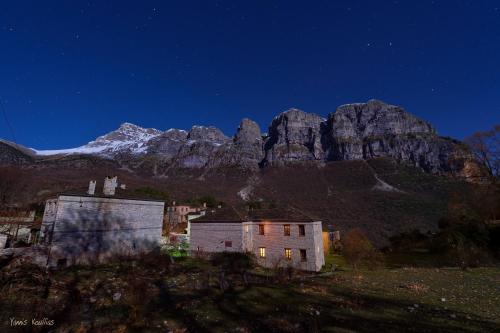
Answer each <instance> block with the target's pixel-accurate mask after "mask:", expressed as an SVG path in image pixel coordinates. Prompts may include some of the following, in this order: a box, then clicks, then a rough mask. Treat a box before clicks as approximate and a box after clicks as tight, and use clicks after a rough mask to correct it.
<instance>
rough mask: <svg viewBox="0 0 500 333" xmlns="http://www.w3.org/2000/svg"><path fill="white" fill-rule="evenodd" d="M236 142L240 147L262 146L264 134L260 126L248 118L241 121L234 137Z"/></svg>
mask: <svg viewBox="0 0 500 333" xmlns="http://www.w3.org/2000/svg"><path fill="white" fill-rule="evenodd" d="M234 142H235V143H236V144H238V145H246V144H250V145H254V144H258V145H259V146H260V145H262V133H261V131H260V127H259V124H257V123H256V122H255V121H253V120H251V119H248V118H244V119H243V120H241V123H240V126H239V127H238V129H237V130H236V134H235V136H234Z"/></svg>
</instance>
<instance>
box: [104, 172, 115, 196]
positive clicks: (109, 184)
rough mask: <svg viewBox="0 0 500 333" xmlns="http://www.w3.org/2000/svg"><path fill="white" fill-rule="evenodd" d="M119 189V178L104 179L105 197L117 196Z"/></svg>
mask: <svg viewBox="0 0 500 333" xmlns="http://www.w3.org/2000/svg"><path fill="white" fill-rule="evenodd" d="M117 187H118V177H116V176H115V177H113V178H111V177H106V178H104V187H103V190H102V193H104V195H109V196H112V195H115V192H116V188H117Z"/></svg>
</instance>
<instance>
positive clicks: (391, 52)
mask: <svg viewBox="0 0 500 333" xmlns="http://www.w3.org/2000/svg"><path fill="white" fill-rule="evenodd" d="M0 7H1V8H0V42H1V44H0V45H1V46H0V50H1V51H0V61H1V66H0V98H1V101H2V104H3V105H4V108H5V111H6V115H7V118H8V121H9V122H10V124H11V127H12V129H13V133H12V132H11V131H10V129H9V128H8V126H7V121H6V120H5V119H4V117H3V116H2V117H1V118H0V137H2V138H6V139H9V140H12V139H13V138H15V139H16V141H17V142H19V143H21V144H23V145H26V146H29V147H34V148H39V149H49V148H54V149H55V148H67V147H73V146H78V145H81V144H84V143H86V142H88V141H90V140H92V139H94V138H95V137H97V136H98V135H101V134H104V133H106V132H109V131H111V130H113V129H115V128H117V127H118V126H119V125H120V124H121V123H123V122H132V123H135V124H138V125H141V126H145V127H155V128H158V129H168V128H171V127H175V128H182V129H188V128H190V127H191V126H192V125H193V124H200V125H214V126H217V127H219V128H221V129H222V130H223V131H224V132H225V133H226V134H227V135H232V134H234V132H235V130H236V128H237V126H238V124H239V121H240V120H241V119H242V118H243V117H248V118H251V119H253V120H255V121H257V122H258V123H259V124H260V125H261V127H262V129H263V131H266V129H267V126H268V124H269V122H270V121H271V119H272V118H273V117H274V116H275V115H276V114H278V113H280V112H282V111H284V110H286V109H288V108H291V107H297V108H300V109H302V110H304V111H307V112H314V113H318V114H320V115H322V116H326V115H327V114H328V113H330V112H332V111H334V110H335V109H336V107H337V106H339V105H341V104H345V103H351V102H363V101H366V100H368V99H371V98H377V99H381V100H384V101H386V102H389V103H392V104H397V105H401V106H403V107H405V108H406V109H407V110H408V111H410V112H412V113H414V114H415V115H417V116H419V117H421V118H423V119H425V120H427V121H430V122H431V123H433V125H435V126H436V128H437V129H438V131H439V133H440V134H442V135H447V136H452V137H455V138H463V137H464V136H466V135H468V134H470V133H472V132H474V131H477V130H485V129H488V128H490V127H491V126H492V125H493V124H495V123H500V100H499V97H500V64H499V59H500V3H499V2H498V1H480V0H479V1H461V0H457V1H402V0H401V1H308V2H305V1H208V0H205V1H175V2H174V1H168V2H167V1H141V2H137V1H131V2H128V1H106V2H105V1H10V2H5V3H2V5H1V6H0Z"/></svg>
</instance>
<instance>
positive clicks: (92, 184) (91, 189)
mask: <svg viewBox="0 0 500 333" xmlns="http://www.w3.org/2000/svg"><path fill="white" fill-rule="evenodd" d="M96 184H97V181H95V180H91V181H90V182H89V189H88V191H87V194H88V195H94V194H95V186H96Z"/></svg>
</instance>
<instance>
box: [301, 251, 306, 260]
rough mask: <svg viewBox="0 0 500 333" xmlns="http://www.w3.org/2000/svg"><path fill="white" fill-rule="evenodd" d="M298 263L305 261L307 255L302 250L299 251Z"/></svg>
mask: <svg viewBox="0 0 500 333" xmlns="http://www.w3.org/2000/svg"><path fill="white" fill-rule="evenodd" d="M300 261H307V253H306V250H304V249H301V250H300Z"/></svg>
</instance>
